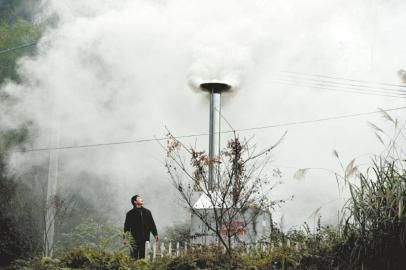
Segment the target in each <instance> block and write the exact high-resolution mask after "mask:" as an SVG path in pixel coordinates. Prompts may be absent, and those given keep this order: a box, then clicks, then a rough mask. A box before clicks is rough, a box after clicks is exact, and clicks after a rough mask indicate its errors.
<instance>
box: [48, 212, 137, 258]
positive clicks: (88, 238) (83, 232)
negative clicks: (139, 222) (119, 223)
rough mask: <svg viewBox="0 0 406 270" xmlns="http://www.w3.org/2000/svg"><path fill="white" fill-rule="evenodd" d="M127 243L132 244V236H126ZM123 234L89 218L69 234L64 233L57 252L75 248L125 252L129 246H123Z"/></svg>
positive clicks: (60, 237)
mask: <svg viewBox="0 0 406 270" xmlns="http://www.w3.org/2000/svg"><path fill="white" fill-rule="evenodd" d="M124 236H125V237H124V239H127V240H128V241H127V242H131V239H130V237H131V236H130V235H129V234H126V235H124ZM122 242H123V232H122V229H121V228H117V227H116V226H114V225H108V224H103V223H100V222H96V221H95V220H94V218H92V217H89V218H88V220H86V221H84V222H83V223H80V224H78V225H76V226H75V227H73V228H72V229H71V230H70V231H68V232H62V233H61V235H60V236H59V239H58V242H57V244H56V252H57V253H59V252H61V251H63V250H64V249H69V248H74V247H78V246H80V247H84V248H96V249H99V250H100V251H115V250H120V251H125V250H127V249H129V245H126V246H123V243H122Z"/></svg>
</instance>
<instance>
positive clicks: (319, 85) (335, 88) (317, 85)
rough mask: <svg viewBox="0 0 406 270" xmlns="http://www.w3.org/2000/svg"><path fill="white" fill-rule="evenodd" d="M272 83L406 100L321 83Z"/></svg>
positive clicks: (292, 81) (399, 96) (282, 81)
mask: <svg viewBox="0 0 406 270" xmlns="http://www.w3.org/2000/svg"><path fill="white" fill-rule="evenodd" d="M273 82H275V83H281V84H286V85H291V86H298V85H299V86H304V87H308V88H314V89H320V90H326V91H335V92H346V93H355V94H362V95H368V96H384V97H391V98H401V99H403V98H406V95H400V94H391V93H389V94H387V93H385V92H369V91H362V90H357V89H352V88H348V87H340V86H330V87H328V86H326V85H325V84H322V83H310V82H301V81H295V80H287V79H278V80H274V81H273Z"/></svg>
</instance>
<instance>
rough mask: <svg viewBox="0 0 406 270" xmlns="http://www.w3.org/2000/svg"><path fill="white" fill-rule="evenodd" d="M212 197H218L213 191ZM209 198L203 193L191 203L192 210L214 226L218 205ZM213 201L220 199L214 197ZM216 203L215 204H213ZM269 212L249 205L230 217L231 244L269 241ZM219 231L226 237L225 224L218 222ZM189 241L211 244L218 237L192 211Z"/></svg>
mask: <svg viewBox="0 0 406 270" xmlns="http://www.w3.org/2000/svg"><path fill="white" fill-rule="evenodd" d="M211 197H212V200H213V198H219V196H218V195H216V193H214V195H213V196H211ZM212 200H210V198H209V197H208V196H207V195H205V194H203V195H201V196H200V198H199V199H198V200H197V201H196V203H195V204H194V205H193V208H194V211H196V212H198V213H199V214H200V215H202V216H204V220H205V221H206V222H207V224H210V226H212V227H213V228H215V224H216V223H215V219H214V209H215V208H217V209H220V205H219V204H217V203H212ZM213 201H220V200H216V199H214V200H213ZM214 204H217V205H214ZM271 222H272V218H271V213H270V212H269V211H265V210H261V209H259V208H257V207H249V208H247V209H246V210H245V211H243V212H242V213H240V214H238V215H237V216H236V217H235V218H233V219H232V222H231V224H230V227H231V228H233V230H234V232H235V236H233V237H232V245H233V246H235V245H238V244H241V243H245V244H249V243H255V242H257V241H261V242H269V241H270V236H271ZM219 232H220V234H221V235H224V236H225V238H227V229H226V226H225V224H220V228H219ZM190 234H191V239H192V240H191V243H193V244H212V243H217V241H218V239H217V238H218V237H217V235H216V234H215V233H214V232H213V231H212V230H209V228H208V226H207V225H206V224H205V222H203V221H202V220H201V219H200V218H199V217H198V216H197V215H196V214H194V213H193V211H192V217H191V228H190Z"/></svg>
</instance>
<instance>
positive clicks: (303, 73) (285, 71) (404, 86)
mask: <svg viewBox="0 0 406 270" xmlns="http://www.w3.org/2000/svg"><path fill="white" fill-rule="evenodd" d="M280 72H282V73H289V74H296V75H302V76H310V77H319V78H328V79H333V80H342V81H350V82H360V83H367V84H376V85H386V86H392V87H402V88H406V85H404V84H390V83H384V82H372V81H366V80H355V79H350V78H343V77H335V76H329V75H322V74H312V73H306V72H295V71H289V70H281V71H280Z"/></svg>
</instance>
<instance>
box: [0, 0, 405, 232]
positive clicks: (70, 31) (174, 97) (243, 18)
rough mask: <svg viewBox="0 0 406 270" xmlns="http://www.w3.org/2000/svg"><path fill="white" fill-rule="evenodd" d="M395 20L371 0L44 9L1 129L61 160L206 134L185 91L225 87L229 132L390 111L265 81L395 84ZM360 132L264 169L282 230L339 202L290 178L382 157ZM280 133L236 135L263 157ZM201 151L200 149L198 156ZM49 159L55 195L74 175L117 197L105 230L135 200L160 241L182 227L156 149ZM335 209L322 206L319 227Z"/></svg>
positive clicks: (318, 143) (19, 158)
mask: <svg viewBox="0 0 406 270" xmlns="http://www.w3.org/2000/svg"><path fill="white" fill-rule="evenodd" d="M405 9H406V4H405V3H403V2H402V1H380V0H373V1H370V0H368V1H367V0H357V1H351V2H350V1H348V2H346V1H344V2H343V1H338V0H337V1H317V0H312V1H306V2H303V1H299V0H290V1H259V0H256V1H252V0H249V1H248V0H242V1H231V0H224V1H213V0H209V1H186V0H176V1H175V0H173V1H158V0H156V1H141V0H140V1H137V0H119V1H117V0H114V1H113V0H80V1H79V0H76V1H57V0H51V1H48V4H47V5H46V8H45V10H44V11H43V13H42V14H41V16H43V18H47V17H49V16H56V17H57V18H58V23H57V25H56V26H55V25H54V26H53V27H50V28H49V29H48V30H47V31H46V32H45V34H44V36H43V38H42V39H41V41H40V43H39V54H38V56H36V57H33V58H24V59H21V60H20V65H19V72H20V74H21V76H22V78H23V82H22V83H21V84H15V83H8V84H5V85H3V86H2V91H5V92H7V93H8V94H10V95H11V96H13V97H15V98H16V99H17V102H16V103H15V104H13V105H12V106H2V111H1V115H2V125H3V126H7V127H13V126H18V125H19V124H21V123H24V122H27V121H32V122H33V123H34V127H35V133H34V134H35V135H36V136H35V138H34V140H33V143H32V147H34V148H37V147H38V148H42V147H48V146H51V145H50V142H51V141H52V137H55V136H56V134H59V146H70V145H83V144H96V143H108V142H120V141H128V140H133V139H144V138H152V137H153V136H154V135H157V136H159V137H160V136H162V135H163V134H165V128H164V127H165V126H167V127H168V128H169V129H170V130H171V131H172V132H173V133H174V134H175V135H183V134H195V133H201V132H203V133H204V132H206V131H207V128H208V101H207V99H206V98H205V96H204V94H203V93H196V91H191V89H197V86H198V85H199V84H200V83H201V82H203V81H206V80H220V81H225V82H227V83H229V84H232V85H233V87H234V89H235V90H236V91H234V95H233V97H232V98H230V99H225V102H224V103H223V105H224V108H223V114H224V116H225V117H226V118H227V119H228V121H229V122H230V123H231V124H232V125H233V127H234V128H237V129H238V128H247V127H253V126H262V125H267V124H273V123H284V122H292V121H301V120H308V119H316V118H321V117H328V116H334V115H340V114H348V113H354V112H363V111H373V110H376V108H377V107H383V108H388V107H397V106H401V105H403V100H401V99H400V98H386V97H380V96H370V95H357V94H347V93H343V92H330V91H323V90H312V89H308V88H304V87H303V86H300V85H294V86H289V85H286V84H277V83H275V81H274V78H275V76H276V77H277V76H279V74H281V73H280V71H282V70H289V71H299V72H306V73H314V74H326V75H332V76H338V77H347V78H360V79H363V80H370V81H389V82H394V81H396V80H398V77H397V74H396V72H397V71H398V70H399V69H400V68H401V67H404V65H405V59H406V57H405V56H406V52H405V50H404V48H405V45H406V39H405V37H404V35H403V34H402V33H403V30H404V29H405V26H406V21H405V20H404V12H405ZM3 108H4V109H3ZM367 119H368V120H370V121H375V122H377V123H378V124H379V123H380V120H379V117H377V116H370V117H364V118H354V119H347V120H339V121H338V120H337V121H332V122H328V123H316V124H312V125H307V126H306V125H305V126H295V127H291V128H289V134H288V137H287V139H286V140H285V141H284V142H283V144H282V145H281V146H280V147H279V148H278V149H277V150H276V151H275V157H274V159H275V164H277V165H279V166H280V167H281V169H282V172H283V173H284V177H283V180H284V182H285V184H283V185H281V186H280V187H278V188H277V189H275V194H274V196H275V198H286V197H289V196H290V195H295V196H296V197H295V199H294V201H292V202H290V203H288V204H287V205H286V207H285V208H284V210H283V211H284V212H285V219H286V222H287V224H290V225H292V224H300V223H301V222H303V221H304V220H305V219H307V218H308V216H310V214H311V213H312V212H313V210H315V209H316V208H317V207H319V206H321V205H323V204H325V203H326V202H330V201H334V200H335V199H336V198H337V188H336V185H335V180H334V176H333V175H329V174H326V173H321V172H320V173H318V172H314V173H310V174H309V176H308V178H307V179H306V180H303V181H301V182H298V181H296V180H292V175H293V172H294V170H295V168H303V167H323V168H331V169H337V167H336V165H337V164H336V163H335V161H334V159H333V157H332V155H331V152H332V150H333V149H337V150H338V151H341V152H342V153H344V155H343V157H344V159H345V161H349V160H350V159H352V158H353V157H356V156H360V155H364V154H368V153H375V152H377V151H380V150H381V149H380V146H379V144H378V143H377V142H376V140H375V138H374V134H373V132H371V131H370V130H369V129H368V127H367V125H366V124H365V120H367ZM223 126H226V125H223ZM284 129H287V128H284V127H281V128H276V129H268V130H258V131H251V132H248V133H243V134H242V135H244V136H248V137H249V136H251V135H252V134H256V140H257V144H258V147H261V146H265V145H270V144H272V143H273V142H275V141H276V140H277V139H278V137H279V136H280V135H281V134H282V133H283V131H284ZM225 139H226V138H224V139H223V140H225ZM206 141H207V138H205V137H202V138H198V146H199V147H200V148H205V147H206V144H207V142H206ZM191 142H194V140H193V141H191ZM60 155H61V173H60V175H59V181H60V183H61V185H62V184H63V183H64V184H67V183H69V181H70V178H71V177H74V175H77V174H79V173H81V172H86V173H89V174H90V175H92V174H93V175H96V176H98V177H102V178H105V179H108V181H109V185H110V186H111V188H113V189H115V190H117V194H116V198H115V199H114V201H115V202H114V205H113V206H112V207H113V209H114V213H112V216H114V218H115V220H117V222H118V223H120V222H121V220H120V218H124V216H123V213H124V211H125V210H126V209H128V208H129V203H128V199H129V197H130V196H131V195H132V194H134V193H140V194H143V195H144V197H145V199H146V206H147V207H148V208H150V209H151V210H152V211H153V213H154V215H155V216H156V219H157V222H158V224H159V226H160V227H161V228H162V227H163V226H164V225H169V224H172V223H173V222H175V221H176V220H178V219H180V218H181V219H183V218H185V216H184V214H183V213H184V212H183V210H182V209H178V207H179V205H178V204H177V203H176V202H175V203H174V200H173V198H174V196H175V194H176V192H175V191H173V190H172V189H171V187H170V182H169V179H168V177H167V175H166V173H165V169H164V167H163V165H162V161H163V159H164V153H163V151H162V150H161V149H160V146H159V145H158V144H157V143H156V142H149V143H140V144H123V145H112V146H103V147H94V148H85V149H71V150H63V151H61V152H60ZM47 157H48V155H47V153H46V152H39V153H25V154H16V155H14V157H13V159H12V160H13V163H12V164H14V165H15V166H17V165H18V167H16V168H18V169H21V168H24V166H26V167H27V168H28V167H29V166H30V164H32V163H35V162H38V161H39V160H45V159H46V158H47ZM286 167H289V168H286ZM290 167H292V168H291V169H290ZM82 184H83V185H86V183H82ZM92 196H93V195H92ZM94 196H97V194H94ZM337 207H338V204H337V203H334V202H333V203H330V204H328V205H327V207H326V211H325V213H324V214H323V215H324V216H325V217H326V219H327V220H328V221H334V218H335V213H336V212H335V211H334V210H336V209H337Z"/></svg>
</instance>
